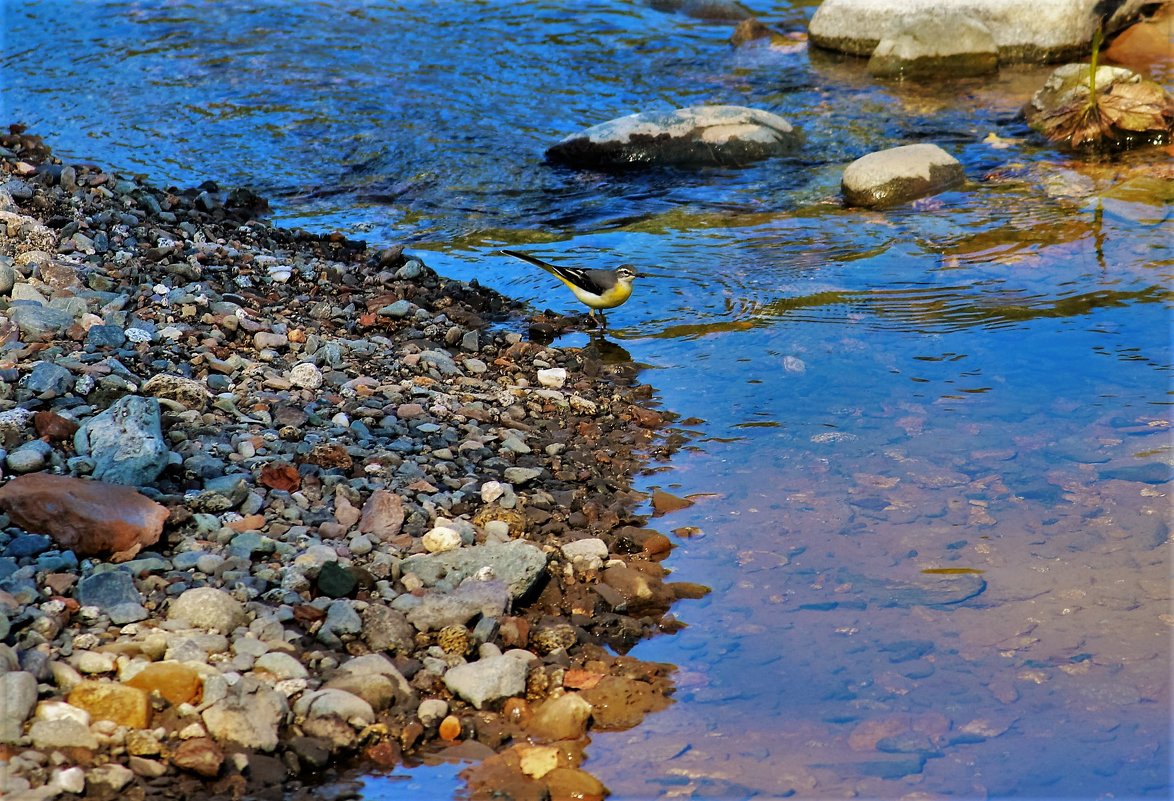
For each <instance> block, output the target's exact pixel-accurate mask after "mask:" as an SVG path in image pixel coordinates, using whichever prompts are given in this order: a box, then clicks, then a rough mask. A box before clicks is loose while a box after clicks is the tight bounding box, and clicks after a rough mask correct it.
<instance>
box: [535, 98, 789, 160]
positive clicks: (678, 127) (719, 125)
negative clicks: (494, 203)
mask: <svg viewBox="0 0 1174 801" xmlns="http://www.w3.org/2000/svg"><path fill="white" fill-rule="evenodd" d="M801 144H802V137H801V135H800V134H799V132H798V131H797V130H796V129H795V128H793V127H792V126H791V124H790V123H789V122H787V121H786V120H784V119H783V118H782V117H780V116H778V115H777V114H772V113H770V112H769V111H763V110H761V109H753V108H745V107H743V106H691V107H689V108H682V109H676V110H675V111H648V112H644V113H641V114H632V115H629V116H627V117H620V118H618V119H614V120H610V121H608V122H604V123H601V124H599V125H595V126H593V127H591V128H588V129H587V130H585V131H582V132H581V133H577V134H572V135H571V136H568V137H566V138H565V139H563V140H562V141H561V142H559V143H558V144H556V145H554V146H553V147H551V148H550V149H548V150H547V151H546V156H547V158H549V159H550V160H552V161H556V162H560V163H564V164H569V165H571V166H576V167H594V168H624V167H647V166H653V165H663V164H682V165H689V164H696V165H705V164H719V165H726V166H736V165H738V164H745V163H748V162H751V161H757V160H759V159H764V158H768V157H770V156H777V155H781V154H786V153H791V152H794V151H796V150H798V149H799V147H800V146H801Z"/></svg>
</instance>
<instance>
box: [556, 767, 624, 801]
mask: <svg viewBox="0 0 1174 801" xmlns="http://www.w3.org/2000/svg"><path fill="white" fill-rule="evenodd" d="M542 781H543V782H544V783H545V784H546V791H547V792H548V793H550V801H571V800H572V799H574V801H603V799H604V798H606V797H607V796H608V794H609V792H610V791H609V790H608V789H607V787H605V786H604V784H603V782H601V781H600V780H599V779H597V778H595V777H594V776H592V775H591V774H590V773H586V772H584V771H581V770H579V769H578V768H555V769H554V770H552V771H551V772H550V773H547V774H546V775H545V776H543V777H542Z"/></svg>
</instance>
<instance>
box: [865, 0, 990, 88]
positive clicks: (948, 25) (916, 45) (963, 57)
mask: <svg viewBox="0 0 1174 801" xmlns="http://www.w3.org/2000/svg"><path fill="white" fill-rule="evenodd" d="M998 67H999V48H998V46H997V45H996V44H995V39H994V37H993V36H991V32H990V30H989V29H988V28H987V26H986V25H984V24H983V23H982V22H980V21H978V20H976V19H974V18H973V17H970V16H967V15H966V14H964V13H960V12H958V11H956V10H954V9H950V8H944V9H938V10H936V11H935V12H932V13H924V14H918V15H916V16H912V17H910V18H908V19H907V20H906V21H905V22H904V23H903V24H902V25H900V26H899V27H895V28H894V29H892V30H890V32H889V33H888V34H887V35H885V37H884V38H882V39H881V40H880V43H879V44H878V45H877V46H876V50H874V51H873V53H872V58H871V59H869V61H868V71H869V73H871V74H872V75H875V76H877V77H878V78H904V79H909V80H930V81H933V80H940V79H942V78H949V77H962V76H967V75H984V74H986V73H989V72H994V71H995V70H997V69H998Z"/></svg>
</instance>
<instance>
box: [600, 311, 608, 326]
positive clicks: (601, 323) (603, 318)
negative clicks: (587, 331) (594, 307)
mask: <svg viewBox="0 0 1174 801" xmlns="http://www.w3.org/2000/svg"><path fill="white" fill-rule="evenodd" d="M599 327H600V328H601V329H603V330H604V331H606V330H607V318H606V317H604V315H603V312H602V311H601V312H600V313H599Z"/></svg>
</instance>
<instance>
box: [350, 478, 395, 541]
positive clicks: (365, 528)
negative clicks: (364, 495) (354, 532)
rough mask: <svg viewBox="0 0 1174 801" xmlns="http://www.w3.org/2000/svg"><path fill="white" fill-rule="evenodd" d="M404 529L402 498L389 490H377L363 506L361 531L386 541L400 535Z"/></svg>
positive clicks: (360, 523) (360, 520)
mask: <svg viewBox="0 0 1174 801" xmlns="http://www.w3.org/2000/svg"><path fill="white" fill-rule="evenodd" d="M403 527H404V502H403V499H402V498H400V496H398V495H396V494H395V493H394V492H388V491H387V490H375V491H374V492H372V493H371V497H370V498H368V499H367V502H366V503H365V504H363V516H362V517H361V518H360V519H359V531H361V532H362V533H364V534H370V535H371V536H372V537H375V538H376V539H378V540H381V541H385V540H389V539H391V538H392V537H394V536H396V535H397V534H399V532H400V529H402V528H403Z"/></svg>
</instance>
